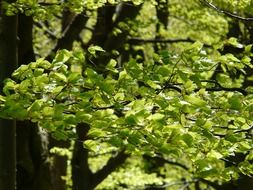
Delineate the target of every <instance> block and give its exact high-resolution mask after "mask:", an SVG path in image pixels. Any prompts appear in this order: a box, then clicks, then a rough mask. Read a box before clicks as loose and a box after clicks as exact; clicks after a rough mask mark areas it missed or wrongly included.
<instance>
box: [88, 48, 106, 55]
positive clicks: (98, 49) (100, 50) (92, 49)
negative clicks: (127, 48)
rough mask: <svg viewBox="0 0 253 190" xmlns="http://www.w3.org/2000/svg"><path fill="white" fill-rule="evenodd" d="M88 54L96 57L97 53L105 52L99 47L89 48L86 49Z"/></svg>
mask: <svg viewBox="0 0 253 190" xmlns="http://www.w3.org/2000/svg"><path fill="white" fill-rule="evenodd" d="M88 52H89V53H90V54H91V55H93V56H96V53H97V52H105V50H103V48H101V47H99V46H90V47H89V48H88Z"/></svg>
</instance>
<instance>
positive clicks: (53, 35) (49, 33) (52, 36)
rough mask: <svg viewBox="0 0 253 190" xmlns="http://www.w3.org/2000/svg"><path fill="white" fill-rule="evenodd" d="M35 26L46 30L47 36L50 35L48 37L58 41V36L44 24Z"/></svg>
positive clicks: (36, 23) (39, 23)
mask: <svg viewBox="0 0 253 190" xmlns="http://www.w3.org/2000/svg"><path fill="white" fill-rule="evenodd" d="M35 25H36V26H37V27H39V28H41V29H42V30H44V31H45V32H46V34H48V36H49V37H50V38H51V39H53V40H56V39H58V38H57V36H56V35H55V34H54V32H53V31H51V30H49V29H48V28H47V27H46V26H44V24H43V23H41V22H35Z"/></svg>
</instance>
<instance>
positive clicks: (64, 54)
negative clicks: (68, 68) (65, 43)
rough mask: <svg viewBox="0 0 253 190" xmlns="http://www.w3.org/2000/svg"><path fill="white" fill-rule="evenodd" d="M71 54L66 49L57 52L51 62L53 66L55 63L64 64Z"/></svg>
mask: <svg viewBox="0 0 253 190" xmlns="http://www.w3.org/2000/svg"><path fill="white" fill-rule="evenodd" d="M71 55H72V53H71V52H70V51H68V50H66V49H62V50H59V51H58V52H57V53H56V56H55V58H54V60H53V62H52V63H53V64H55V63H61V64H63V63H66V62H67V61H68V60H69V59H70V57H71Z"/></svg>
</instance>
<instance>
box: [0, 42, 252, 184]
mask: <svg viewBox="0 0 253 190" xmlns="http://www.w3.org/2000/svg"><path fill="white" fill-rule="evenodd" d="M201 48H202V45H201V44H199V43H196V44H193V45H192V46H191V47H190V48H188V49H186V50H185V51H184V52H183V53H182V54H181V55H180V56H178V55H177V56H171V55H170V54H168V53H167V54H166V53H165V52H164V53H163V54H162V55H160V56H156V58H155V59H156V60H155V61H154V63H138V62H137V61H136V60H134V59H132V60H130V61H129V62H128V63H125V65H124V67H123V69H122V70H119V69H117V61H116V60H113V59H112V60H111V61H109V63H108V64H107V66H106V67H105V72H104V73H99V71H97V70H96V67H93V66H92V65H88V64H86V63H85V59H84V55H83V53H82V52H70V51H67V50H62V51H58V52H57V55H56V57H55V59H54V60H53V62H52V63H49V62H48V61H45V60H43V59H39V60H37V61H36V62H33V63H30V64H28V65H25V66H21V67H20V68H18V69H17V70H16V71H15V72H14V73H13V78H14V79H13V80H12V79H7V80H6V81H5V87H4V89H3V91H4V93H5V96H1V101H0V102H1V107H0V109H1V115H0V116H1V117H3V118H16V119H29V120H31V121H33V122H38V123H39V125H40V126H41V127H43V128H45V129H46V130H48V131H50V132H51V133H52V134H53V136H54V137H55V138H58V139H67V138H69V139H72V138H75V136H74V132H75V127H76V126H77V125H78V124H80V123H85V124H88V125H89V127H90V129H89V132H88V134H87V140H86V141H85V142H84V147H85V148H88V149H89V150H92V151H94V152H96V151H98V150H100V149H101V146H100V145H99V143H106V144H107V146H109V145H110V146H114V147H117V148H125V149H126V150H127V151H131V152H138V153H141V154H142V153H148V154H161V155H164V156H166V157H170V158H175V159H180V158H181V157H182V156H185V157H187V158H188V159H189V160H190V161H191V162H192V164H193V169H192V170H193V171H195V172H196V174H197V175H198V176H202V177H206V178H209V177H212V176H213V175H214V173H215V172H217V168H219V170H220V171H219V172H220V174H221V175H222V176H223V177H221V178H217V180H225V179H228V178H229V174H228V173H229V172H231V173H233V175H234V176H236V171H232V169H228V168H225V167H224V165H223V161H221V159H223V158H226V157H228V156H230V155H233V154H236V153H245V152H247V151H250V150H251V149H252V143H251V142H252V141H251V139H250V138H249V135H250V126H251V125H252V123H253V120H252V118H253V114H252V110H253V106H252V104H253V103H252V102H253V101H252V97H251V96H246V97H244V96H243V95H242V94H241V93H239V92H237V91H233V92H232V90H231V89H229V88H230V87H231V85H227V86H226V88H225V86H224V87H223V85H222V84H223V83H224V84H225V83H227V81H226V77H228V78H230V77H229V72H228V70H226V71H225V72H224V73H223V74H220V75H218V77H217V79H218V81H215V80H213V79H212V80H210V77H212V74H213V72H215V71H214V70H215V68H216V61H213V60H212V59H211V58H209V57H207V55H206V52H203V51H202V49H201ZM89 51H90V52H89V53H90V54H94V55H96V53H97V52H101V51H102V52H103V50H102V49H100V48H99V47H96V46H95V47H93V48H91V49H89ZM94 55H93V56H94ZM224 57H225V58H226V59H227V60H230V61H231V62H233V64H234V63H236V65H233V68H236V69H240V68H242V67H241V66H240V67H237V66H238V65H239V64H241V61H240V60H239V59H238V58H237V57H235V56H231V55H226V56H223V57H222V56H220V57H219V58H220V59H221V60H222V59H225V58H224ZM224 64H225V62H224ZM226 64H228V63H226ZM229 71H231V70H229ZM224 76H226V77H224ZM222 77H223V78H222ZM244 164H245V163H242V169H241V171H243V172H245V173H247V172H249V171H248V170H246V168H245V166H244Z"/></svg>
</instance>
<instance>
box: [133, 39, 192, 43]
mask: <svg viewBox="0 0 253 190" xmlns="http://www.w3.org/2000/svg"><path fill="white" fill-rule="evenodd" d="M128 42H129V43H131V44H143V43H179V42H189V43H194V42H195V41H194V40H192V39H190V38H187V39H142V38H130V39H128Z"/></svg>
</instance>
